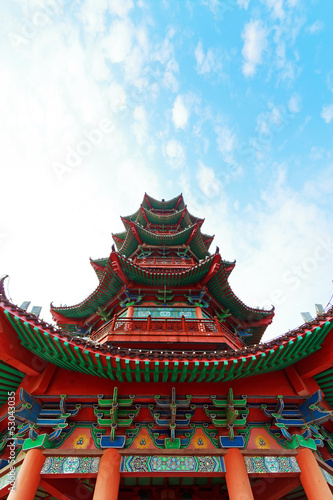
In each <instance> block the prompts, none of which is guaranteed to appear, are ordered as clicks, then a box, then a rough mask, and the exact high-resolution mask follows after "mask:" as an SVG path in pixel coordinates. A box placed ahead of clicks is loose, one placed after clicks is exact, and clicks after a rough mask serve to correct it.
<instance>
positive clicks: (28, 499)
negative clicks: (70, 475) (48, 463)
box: [8, 449, 45, 500]
mask: <svg viewBox="0 0 333 500" xmlns="http://www.w3.org/2000/svg"><path fill="white" fill-rule="evenodd" d="M44 460H45V456H44V455H43V453H42V450H39V449H35V450H29V451H28V453H27V454H26V456H25V458H24V460H23V463H22V465H21V468H20V470H19V472H18V475H17V478H16V481H15V491H14V490H13V491H11V492H10V493H9V496H8V500H34V498H35V494H36V491H37V488H38V485H39V481H40V471H41V469H42V467H43V463H44Z"/></svg>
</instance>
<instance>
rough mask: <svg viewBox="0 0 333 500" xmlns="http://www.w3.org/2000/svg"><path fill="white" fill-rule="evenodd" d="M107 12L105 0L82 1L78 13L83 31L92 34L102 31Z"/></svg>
mask: <svg viewBox="0 0 333 500" xmlns="http://www.w3.org/2000/svg"><path fill="white" fill-rule="evenodd" d="M107 10H108V2H107V0H97V1H96V0H84V1H83V2H82V3H81V5H80V12H79V18H80V19H81V21H82V22H83V25H84V29H85V30H86V31H88V32H89V33H92V34H97V33H99V32H102V31H104V30H105V15H106V13H107Z"/></svg>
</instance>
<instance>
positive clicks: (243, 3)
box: [237, 0, 250, 10]
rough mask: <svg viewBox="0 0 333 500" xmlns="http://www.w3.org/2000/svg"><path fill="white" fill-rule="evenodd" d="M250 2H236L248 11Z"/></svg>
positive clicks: (244, 0)
mask: <svg viewBox="0 0 333 500" xmlns="http://www.w3.org/2000/svg"><path fill="white" fill-rule="evenodd" d="M249 3H250V0H237V5H238V6H239V7H241V8H243V9H245V10H247V9H248V6H249Z"/></svg>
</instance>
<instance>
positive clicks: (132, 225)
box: [131, 222, 142, 245]
mask: <svg viewBox="0 0 333 500" xmlns="http://www.w3.org/2000/svg"><path fill="white" fill-rule="evenodd" d="M131 231H132V233H133V236H134V238H135V239H136V240H137V242H138V243H139V244H140V245H142V239H141V238H140V235H139V233H138V230H137V228H136V226H135V224H134V222H131Z"/></svg>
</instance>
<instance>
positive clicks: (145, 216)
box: [140, 206, 150, 227]
mask: <svg viewBox="0 0 333 500" xmlns="http://www.w3.org/2000/svg"><path fill="white" fill-rule="evenodd" d="M140 212H141V213H142V215H143V217H144V219H145V221H146V222H147V226H148V227H149V226H150V224H149V220H148V217H147V215H146V212H145V209H144V208H143V206H141V207H140Z"/></svg>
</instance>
